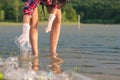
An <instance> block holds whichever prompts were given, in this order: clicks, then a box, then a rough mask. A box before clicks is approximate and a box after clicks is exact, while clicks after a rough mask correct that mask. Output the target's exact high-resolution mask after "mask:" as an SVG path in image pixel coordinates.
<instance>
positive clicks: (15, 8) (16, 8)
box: [12, 0, 20, 22]
mask: <svg viewBox="0 0 120 80" xmlns="http://www.w3.org/2000/svg"><path fill="white" fill-rule="evenodd" d="M12 6H13V12H14V14H13V16H15V21H16V22H18V19H19V18H18V17H19V6H20V2H19V1H18V0H14V1H13V5H12Z"/></svg>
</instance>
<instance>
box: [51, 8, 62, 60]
mask: <svg viewBox="0 0 120 80" xmlns="http://www.w3.org/2000/svg"><path fill="white" fill-rule="evenodd" d="M60 28H61V10H60V9H59V10H58V12H57V13H56V18H55V20H54V22H53V25H52V30H51V32H50V54H51V57H52V58H56V59H57V52H56V50H57V45H58V40H59V36H60Z"/></svg>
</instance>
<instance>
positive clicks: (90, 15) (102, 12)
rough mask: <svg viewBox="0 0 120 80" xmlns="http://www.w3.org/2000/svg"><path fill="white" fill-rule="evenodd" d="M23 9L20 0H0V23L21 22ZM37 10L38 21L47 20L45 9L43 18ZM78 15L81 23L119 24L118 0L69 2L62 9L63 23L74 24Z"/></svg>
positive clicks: (79, 0)
mask: <svg viewBox="0 0 120 80" xmlns="http://www.w3.org/2000/svg"><path fill="white" fill-rule="evenodd" d="M23 7H24V3H23V2H22V1H21V0H0V21H1V22H2V21H7V22H8V21H12V22H21V21H22V9H23ZM38 10H39V19H40V20H43V21H45V20H47V18H48V15H49V14H48V12H47V9H46V8H45V16H44V14H43V12H42V7H41V6H39V7H38ZM78 15H80V21H81V22H82V23H111V24H113V23H120V0H71V1H70V3H69V4H67V5H66V6H65V7H63V8H62V20H63V21H72V22H73V21H74V22H76V21H77V20H78V19H77V17H78Z"/></svg>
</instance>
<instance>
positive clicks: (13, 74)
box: [0, 57, 93, 80]
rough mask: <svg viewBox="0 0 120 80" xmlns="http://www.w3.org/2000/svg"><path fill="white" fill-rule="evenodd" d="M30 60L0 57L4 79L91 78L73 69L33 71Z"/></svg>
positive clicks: (52, 79)
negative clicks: (21, 60)
mask: <svg viewBox="0 0 120 80" xmlns="http://www.w3.org/2000/svg"><path fill="white" fill-rule="evenodd" d="M30 62H31V61H25V60H24V63H20V60H19V58H18V57H8V58H7V59H2V58H0V72H2V74H3V75H4V79H5V80H93V79H91V78H89V77H86V76H84V75H81V74H78V73H76V72H74V71H64V72H61V73H58V74H55V73H54V71H52V70H49V69H48V70H42V69H40V70H38V71H34V70H33V69H32V65H31V64H30ZM21 65H23V66H21ZM50 67H51V66H50ZM54 67H55V66H54ZM59 68H60V67H59ZM59 70H60V69H59Z"/></svg>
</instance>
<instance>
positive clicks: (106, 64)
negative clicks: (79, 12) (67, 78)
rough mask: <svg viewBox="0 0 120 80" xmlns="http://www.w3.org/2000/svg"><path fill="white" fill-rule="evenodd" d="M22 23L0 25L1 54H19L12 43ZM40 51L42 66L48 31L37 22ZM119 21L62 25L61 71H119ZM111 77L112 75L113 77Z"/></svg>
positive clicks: (46, 63) (47, 49)
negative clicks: (101, 23) (44, 30)
mask: <svg viewBox="0 0 120 80" xmlns="http://www.w3.org/2000/svg"><path fill="white" fill-rule="evenodd" d="M20 26H21V25H19V26H18V25H17V27H15V26H0V52H1V53H5V54H2V57H8V56H13V55H18V54H19V49H18V48H17V46H16V45H15V43H14V40H15V37H16V36H18V35H20V33H21V27H20ZM39 26H40V27H39V52H40V56H41V57H40V65H41V68H43V69H46V67H44V66H47V65H48V64H49V60H48V55H49V34H45V33H44V32H43V26H44V25H42V27H41V25H39ZM119 26H120V25H81V26H80V28H79V27H78V26H77V25H62V28H61V36H60V40H59V44H58V53H59V55H60V57H62V58H63V59H64V63H63V64H62V65H61V68H62V70H63V71H67V70H74V71H76V72H79V73H90V74H104V75H108V74H110V75H120V58H119V57H120V43H119V42H120V35H119V34H120V31H119V30H120V27H119ZM113 80H114V79H113Z"/></svg>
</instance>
